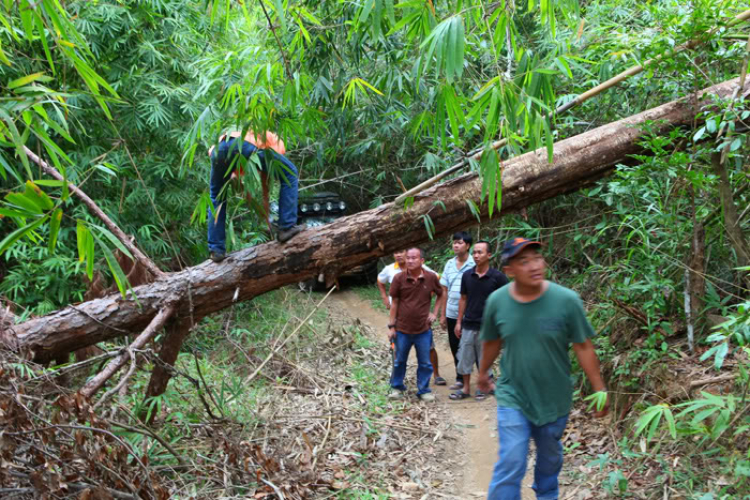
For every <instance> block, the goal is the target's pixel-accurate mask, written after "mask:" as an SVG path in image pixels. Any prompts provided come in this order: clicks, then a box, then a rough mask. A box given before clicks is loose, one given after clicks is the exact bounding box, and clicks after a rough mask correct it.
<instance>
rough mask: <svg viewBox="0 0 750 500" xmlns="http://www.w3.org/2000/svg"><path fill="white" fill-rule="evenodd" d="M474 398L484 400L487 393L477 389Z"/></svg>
mask: <svg viewBox="0 0 750 500" xmlns="http://www.w3.org/2000/svg"><path fill="white" fill-rule="evenodd" d="M474 399H476V400H477V401H484V400H485V399H487V394H486V393H484V392H482V391H477V393H476V394H475V395H474Z"/></svg>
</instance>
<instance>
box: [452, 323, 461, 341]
mask: <svg viewBox="0 0 750 500" xmlns="http://www.w3.org/2000/svg"><path fill="white" fill-rule="evenodd" d="M453 333H454V334H455V335H456V338H459V339H460V338H461V322H460V321H456V328H454V329H453Z"/></svg>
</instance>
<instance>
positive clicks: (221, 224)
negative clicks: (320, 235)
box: [208, 137, 298, 253]
mask: <svg viewBox="0 0 750 500" xmlns="http://www.w3.org/2000/svg"><path fill="white" fill-rule="evenodd" d="M239 140H240V139H236V138H234V137H232V138H230V139H228V140H224V141H222V142H220V143H219V145H218V146H217V148H216V149H215V150H214V151H213V153H211V181H210V187H209V191H210V194H211V205H212V207H213V209H214V210H218V217H215V216H214V214H213V210H211V208H212V207H209V208H208V249H209V251H211V252H219V253H226V250H227V249H226V240H227V234H226V227H225V226H226V217H227V207H226V200H227V189H226V188H225V186H226V184H227V183H228V182H229V179H230V177H231V176H230V174H231V172H232V170H233V169H235V168H236V167H238V166H240V165H242V164H243V161H242V158H237V153H238V151H237V148H238V144H236V142H237V141H239ZM241 147H242V151H239V152H240V153H241V154H242V156H243V157H245V159H249V158H250V156H252V154H253V153H257V155H258V159H259V160H260V165H261V170H263V171H264V172H267V171H268V165H267V163H266V160H267V158H268V157H270V158H272V159H274V160H278V161H279V162H281V164H282V165H283V167H281V168H276V169H275V171H277V172H280V174H281V176H282V177H283V178H282V180H281V189H280V192H279V228H281V229H289V228H290V227H292V226H293V225H295V224H296V223H297V194H298V193H297V185H298V179H297V167H295V166H294V163H292V162H290V161H289V160H288V159H287V157H286V156H284V155H280V154H278V153H277V152H275V151H274V150H272V149H262V150H259V149H258V148H256V147H255V146H253V145H252V144H250V143H249V142H246V141H242V146H241ZM248 163H249V162H248ZM248 168H251V167H250V165H248ZM222 190H223V192H222Z"/></svg>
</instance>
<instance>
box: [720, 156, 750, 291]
mask: <svg viewBox="0 0 750 500" xmlns="http://www.w3.org/2000/svg"><path fill="white" fill-rule="evenodd" d="M721 158H722V154H721V153H713V154H712V155H711V165H712V166H713V169H714V173H716V175H717V176H718V177H719V197H720V198H721V205H722V207H723V208H724V229H726V231H727V236H728V237H729V242H730V243H731V245H732V248H734V252H735V253H736V254H737V264H738V266H739V267H746V266H750V245H748V243H747V240H746V239H745V236H744V235H743V234H742V226H740V220H739V217H738V216H737V206H736V205H735V204H734V197H733V195H732V185H731V183H730V182H729V174H728V173H727V169H726V166H725V164H724V162H723V161H721ZM740 273H741V275H744V276H745V280H746V281H747V282H749V283H750V279H748V278H747V272H746V271H740Z"/></svg>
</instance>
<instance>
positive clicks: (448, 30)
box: [420, 16, 465, 82]
mask: <svg viewBox="0 0 750 500" xmlns="http://www.w3.org/2000/svg"><path fill="white" fill-rule="evenodd" d="M464 44H465V39H464V21H463V18H462V17H461V16H451V17H449V18H448V19H446V20H444V21H443V22H441V23H440V24H438V25H437V26H436V27H435V29H434V30H432V32H431V33H430V34H429V35H428V36H427V38H426V39H425V41H424V42H422V44H421V45H420V48H421V49H424V48H425V47H427V52H426V54H425V57H424V59H423V61H424V71H423V72H425V73H426V72H427V71H428V70H429V67H430V64H431V62H432V58H433V55H434V57H435V69H436V71H438V72H440V71H442V72H443V73H444V74H445V77H446V78H447V79H448V81H449V82H451V81H453V79H454V78H456V79H457V78H460V77H461V75H462V74H463V70H464Z"/></svg>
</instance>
